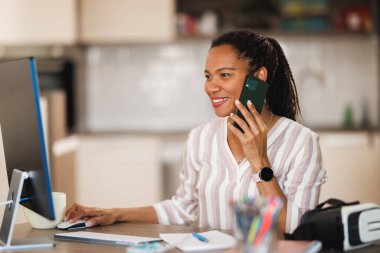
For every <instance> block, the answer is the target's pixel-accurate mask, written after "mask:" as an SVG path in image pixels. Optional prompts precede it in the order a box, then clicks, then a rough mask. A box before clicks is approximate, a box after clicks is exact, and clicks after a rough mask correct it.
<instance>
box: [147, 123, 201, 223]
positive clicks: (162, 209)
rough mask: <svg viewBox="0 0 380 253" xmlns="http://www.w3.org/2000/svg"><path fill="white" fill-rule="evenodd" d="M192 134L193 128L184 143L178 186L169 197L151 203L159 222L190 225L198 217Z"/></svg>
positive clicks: (196, 175) (196, 173) (195, 165)
mask: <svg viewBox="0 0 380 253" xmlns="http://www.w3.org/2000/svg"><path fill="white" fill-rule="evenodd" d="M194 135H195V131H194V130H193V131H191V132H190V134H189V138H188V140H187V142H186V144H185V149H184V155H183V164H182V170H181V172H180V186H179V188H178V190H177V192H176V194H175V195H174V196H173V197H172V198H171V199H167V200H164V201H162V202H159V203H157V204H155V205H153V208H154V209H155V211H156V214H157V217H158V220H159V223H160V224H164V225H169V224H176V225H190V224H192V223H193V222H194V221H195V220H196V219H197V218H198V194H197V191H196V189H195V187H196V183H197V181H198V171H197V169H196V168H197V164H196V161H195V158H194V157H195V156H194V155H195V154H194V145H196V140H195V138H194Z"/></svg>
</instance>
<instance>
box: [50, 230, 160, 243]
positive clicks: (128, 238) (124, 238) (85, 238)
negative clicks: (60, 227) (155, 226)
mask: <svg viewBox="0 0 380 253" xmlns="http://www.w3.org/2000/svg"><path fill="white" fill-rule="evenodd" d="M54 239H57V240H65V241H78V242H90V243H101V244H111V245H118V246H131V245H138V244H140V243H145V242H155V241H161V239H160V238H154V237H141V236H132V235H118V234H106V233H96V232H85V231H77V232H68V233H59V234H55V235H54Z"/></svg>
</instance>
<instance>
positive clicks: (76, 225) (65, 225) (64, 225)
mask: <svg viewBox="0 0 380 253" xmlns="http://www.w3.org/2000/svg"><path fill="white" fill-rule="evenodd" d="M57 228H59V229H63V230H73V229H81V228H86V221H85V220H77V221H75V222H73V223H70V221H62V222H61V223H59V224H58V225H57Z"/></svg>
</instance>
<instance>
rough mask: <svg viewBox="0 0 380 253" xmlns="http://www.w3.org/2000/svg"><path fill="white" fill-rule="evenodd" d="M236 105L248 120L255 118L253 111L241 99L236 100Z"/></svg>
mask: <svg viewBox="0 0 380 253" xmlns="http://www.w3.org/2000/svg"><path fill="white" fill-rule="evenodd" d="M235 105H236V107H237V108H238V109H239V111H240V112H241V114H242V115H243V117H244V119H245V120H246V121H248V120H250V119H253V117H252V115H251V113H250V112H249V111H248V109H247V108H246V107H245V106H244V105H243V104H242V103H241V102H240V101H239V100H235Z"/></svg>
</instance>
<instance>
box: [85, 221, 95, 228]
mask: <svg viewBox="0 0 380 253" xmlns="http://www.w3.org/2000/svg"><path fill="white" fill-rule="evenodd" d="M85 225H86V227H88V228H89V227H92V226H94V224H93V222H91V221H86V223H85Z"/></svg>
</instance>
